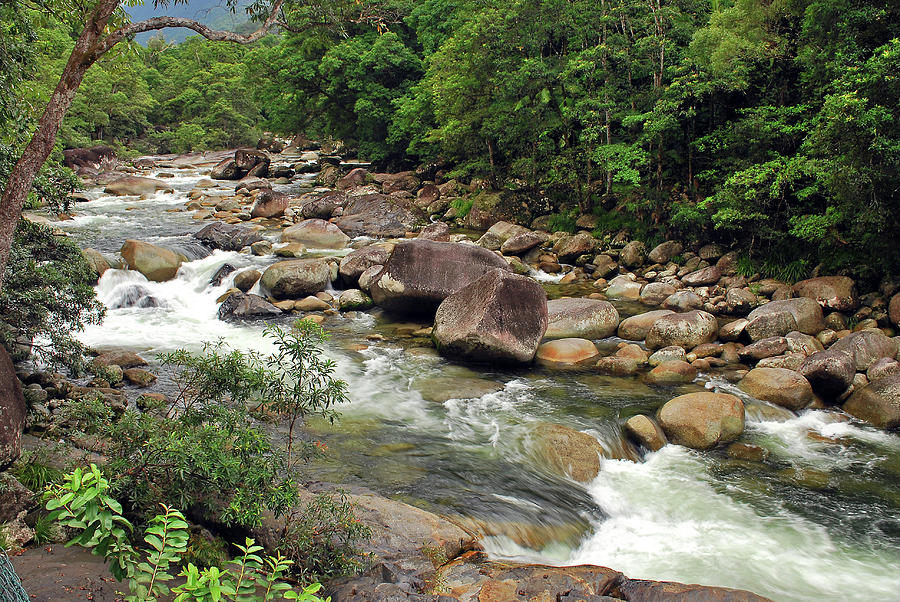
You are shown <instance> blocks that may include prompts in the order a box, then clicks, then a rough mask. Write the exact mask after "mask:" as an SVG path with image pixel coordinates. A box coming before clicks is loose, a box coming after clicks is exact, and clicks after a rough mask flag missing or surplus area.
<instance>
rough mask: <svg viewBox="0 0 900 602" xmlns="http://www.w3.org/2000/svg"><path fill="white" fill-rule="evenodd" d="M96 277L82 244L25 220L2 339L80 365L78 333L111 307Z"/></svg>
mask: <svg viewBox="0 0 900 602" xmlns="http://www.w3.org/2000/svg"><path fill="white" fill-rule="evenodd" d="M95 281H96V274H94V273H93V270H91V268H90V267H89V266H88V263H87V261H85V259H84V257H83V256H82V254H81V249H79V247H78V245H76V244H75V243H74V242H72V241H70V240H68V239H67V238H65V237H63V236H55V235H54V234H53V232H52V231H51V230H50V229H49V228H47V227H46V226H42V225H40V224H35V223H32V222H29V221H26V220H20V221H19V224H18V226H17V227H16V231H15V238H14V240H13V246H12V250H11V252H10V258H9V264H8V266H7V275H6V281H5V285H4V287H3V290H2V291H0V316H2V317H0V343H2V344H3V345H5V346H6V347H7V348H8V349H10V350H11V351H13V354H14V356H15V355H16V353H15V352H16V344H17V343H21V344H24V345H26V346H28V345H29V344H30V345H31V351H32V352H33V353H35V354H36V355H37V356H38V357H39V358H40V359H42V360H43V361H45V362H48V363H49V364H50V365H54V366H59V365H64V366H68V367H69V368H71V369H74V370H75V371H79V370H80V369H81V368H82V367H83V349H82V346H81V344H80V343H79V342H78V341H77V340H75V338H73V335H74V333H75V332H77V331H78V330H80V329H81V328H82V327H83V326H84V325H85V324H90V323H98V322H99V321H100V319H101V318H102V317H103V313H104V311H105V310H104V307H103V306H102V305H101V304H100V303H99V302H98V301H97V300H96V298H95V295H94V288H93V283H94V282H95Z"/></svg>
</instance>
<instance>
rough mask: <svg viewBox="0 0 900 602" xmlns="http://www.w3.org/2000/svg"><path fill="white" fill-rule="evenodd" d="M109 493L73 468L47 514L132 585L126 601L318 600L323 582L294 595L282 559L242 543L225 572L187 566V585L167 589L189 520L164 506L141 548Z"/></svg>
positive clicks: (105, 484) (90, 474)
mask: <svg viewBox="0 0 900 602" xmlns="http://www.w3.org/2000/svg"><path fill="white" fill-rule="evenodd" d="M109 490H110V485H109V481H107V480H106V479H105V478H104V477H103V475H102V474H101V473H100V470H99V469H98V468H97V466H96V465H94V464H91V465H90V467H89V468H88V469H87V470H83V469H81V468H78V469H76V470H75V471H74V472H72V473H71V474H69V475H67V477H66V480H65V481H64V482H63V483H62V484H59V485H56V486H55V487H54V488H53V489H52V490H51V491H48V494H47V505H46V508H47V510H48V511H50V515H49V517H50V519H51V520H54V521H57V522H59V523H60V524H61V525H63V526H65V527H67V528H69V529H75V530H77V531H78V534H77V535H76V536H75V537H74V538H72V540H71V541H70V542H69V543H68V544H67V545H74V544H77V545H81V546H83V547H86V548H90V549H91V551H92V552H93V553H94V554H97V555H98V556H101V557H103V558H104V559H105V560H108V561H110V563H111V564H110V570H111V571H112V573H113V575H114V576H115V577H116V578H117V579H118V580H120V581H122V580H127V581H128V587H129V590H130V591H131V595H130V596H127V597H126V600H129V601H133V602H137V601H147V600H157V599H158V598H159V597H164V598H168V597H169V596H171V595H172V594H174V595H175V600H176V601H191V600H198V601H199V600H232V601H234V602H239V601H240V602H256V601H267V600H276V599H283V600H303V601H306V602H317V601H318V602H321V599H320V598H319V597H317V596H315V595H314V594H315V592H317V591H318V590H319V589H320V588H321V584H318V583H314V584H312V585H310V586H308V587H306V588H305V589H303V590H302V591H299V592H298V591H296V590H293V589H292V588H291V586H290V585H289V584H287V583H284V582H283V581H281V580H280V579H281V578H282V577H283V576H284V575H285V572H286V571H287V569H288V567H289V566H290V564H291V562H290V560H287V559H285V558H284V557H282V556H280V555H279V556H275V557H272V556H269V557H266V558H263V557H261V556H260V555H259V552H261V551H262V547H260V546H257V545H255V544H254V541H253V540H252V539H249V538H248V539H247V540H246V544H245V545H243V546H240V545H239V546H237V548H238V550H240V552H241V554H240V555H239V556H238V557H237V558H235V559H234V560H233V561H231V562H230V563H228V565H227V566H224V567H219V566H213V567H209V568H205V569H199V568H198V567H197V566H196V565H194V564H193V563H189V564H188V565H187V566H185V567H184V568H183V569H182V570H181V572H180V573H179V576H181V577H184V578H185V582H184V583H183V584H181V585H178V586H176V587H174V588H171V589H170V588H169V586H168V585H167V583H168V582H170V581H172V580H173V579H174V578H175V574H174V568H175V567H176V566H177V565H178V564H179V563H180V562H181V559H182V557H183V556H184V554H185V553H186V551H187V547H188V539H189V531H188V524H187V521H186V520H185V518H184V515H182V514H181V512H179V511H178V510H176V509H174V508H170V507H169V506H166V505H165V504H163V505H162V509H163V513H162V514H157V515H156V516H154V517H153V518H152V519H151V520H150V522H149V525H148V527H147V528H146V530H145V534H144V544H145V545H144V546H143V547H142V548H141V549H139V548H136V547H135V546H134V545H133V544H132V543H131V540H130V533H131V532H132V531H133V527H132V525H131V523H130V522H129V521H128V520H127V519H126V518H125V517H124V516H122V506H121V505H120V504H119V503H118V502H117V501H116V500H115V499H113V498H112V497H110V495H109V494H108V492H109ZM260 590H262V591H263V594H262V595H260V594H259V593H258V592H259V591H260Z"/></svg>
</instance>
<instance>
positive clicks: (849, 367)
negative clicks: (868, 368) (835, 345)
mask: <svg viewBox="0 0 900 602" xmlns="http://www.w3.org/2000/svg"><path fill="white" fill-rule="evenodd" d="M798 372H800V374H802V375H803V376H804V378H806V380H808V381H809V384H810V386H812V389H813V391H814V392H815V393H816V394H817V395H821V396H822V398H823V399H825V400H828V401H833V400H835V399H837V398H838V397H840V396H841V395H842V394H843V393H844V391H846V390H847V389H848V388H849V387H850V385H851V384H853V377H854V376H856V361H855V360H854V359H853V357H852V356H851V355H850V354H849V353H847V352H844V351H840V350H836V349H828V350H826V351H819V352H817V353H813V354H812V355H810V356H809V357H807V358H806V359H804V360H803V363H802V364H800V368H799V369H798Z"/></svg>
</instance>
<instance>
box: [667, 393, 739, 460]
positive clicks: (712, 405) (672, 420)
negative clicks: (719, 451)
mask: <svg viewBox="0 0 900 602" xmlns="http://www.w3.org/2000/svg"><path fill="white" fill-rule="evenodd" d="M657 420H658V421H659V424H660V426H661V427H662V429H663V431H664V432H665V433H666V436H667V437H668V438H669V440H670V441H671V442H672V443H676V444H678V445H684V446H685V447H690V448H693V449H709V448H711V447H713V446H714V445H716V444H718V443H725V442H728V441H733V440H734V439H737V438H738V437H739V436H740V434H741V433H742V432H744V404H743V402H742V401H741V400H740V399H738V398H737V397H735V396H734V395H728V394H725V393H710V392H700V393H688V394H687V395H681V396H679V397H676V398H674V399H671V400H669V401H667V402H666V403H665V405H663V407H662V408H660V410H659V413H658V415H657Z"/></svg>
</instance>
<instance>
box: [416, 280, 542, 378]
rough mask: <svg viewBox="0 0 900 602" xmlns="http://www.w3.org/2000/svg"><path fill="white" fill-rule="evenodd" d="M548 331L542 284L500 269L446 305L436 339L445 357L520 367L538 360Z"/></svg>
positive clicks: (437, 317) (439, 315) (439, 314)
mask: <svg viewBox="0 0 900 602" xmlns="http://www.w3.org/2000/svg"><path fill="white" fill-rule="evenodd" d="M546 330H547V295H546V293H545V292H544V289H543V288H542V287H541V285H540V284H538V283H537V282H535V281H534V280H531V279H530V278H526V277H524V276H519V275H516V274H513V273H512V272H510V271H508V270H503V269H499V268H497V269H494V270H492V271H490V272H488V273H487V274H485V275H484V276H482V277H481V278H479V279H478V280H476V281H475V282H472V283H470V284H467V285H466V286H464V287H462V288H461V289H459V290H457V291H456V292H454V293H452V294H451V295H449V296H448V297H447V298H446V299H444V301H443V302H441V304H440V306H439V307H438V309H437V313H436V314H435V317H434V331H433V336H434V341H435V344H436V345H437V348H438V350H439V351H440V352H441V354H443V355H449V356H453V357H461V358H464V359H467V360H474V361H490V362H500V363H515V362H530V361H531V360H532V359H534V354H535V352H536V351H537V347H538V344H540V342H541V339H542V338H543V336H544V332H545V331H546Z"/></svg>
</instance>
